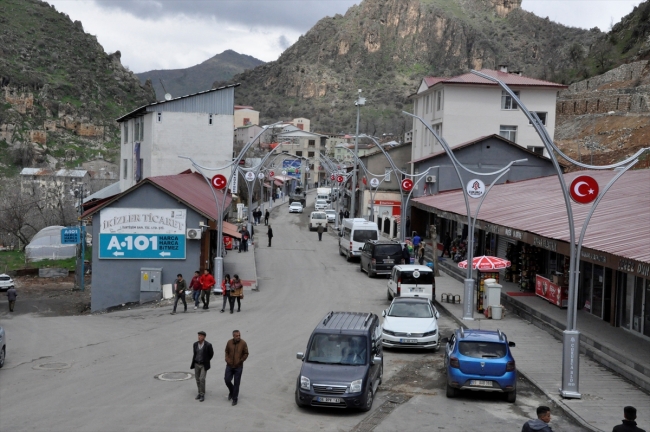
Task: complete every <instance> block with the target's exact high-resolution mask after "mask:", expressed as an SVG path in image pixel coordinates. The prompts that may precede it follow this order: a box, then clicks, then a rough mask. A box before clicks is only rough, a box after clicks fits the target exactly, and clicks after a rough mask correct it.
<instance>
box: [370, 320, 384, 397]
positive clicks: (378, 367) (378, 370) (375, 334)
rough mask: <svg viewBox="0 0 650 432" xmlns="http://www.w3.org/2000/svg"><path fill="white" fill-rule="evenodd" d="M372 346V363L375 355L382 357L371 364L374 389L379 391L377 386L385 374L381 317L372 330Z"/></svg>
mask: <svg viewBox="0 0 650 432" xmlns="http://www.w3.org/2000/svg"><path fill="white" fill-rule="evenodd" d="M371 338H372V346H371V350H370V359H369V360H370V363H371V364H372V362H373V358H374V357H375V356H377V357H381V359H382V360H381V361H380V362H377V363H375V364H373V365H372V366H371V368H372V369H371V373H372V383H373V386H372V391H373V393H375V392H376V391H377V387H379V381H380V379H381V377H382V375H383V371H384V359H383V352H382V348H381V326H380V325H379V319H377V320H376V321H375V325H374V327H373V330H372V335H371Z"/></svg>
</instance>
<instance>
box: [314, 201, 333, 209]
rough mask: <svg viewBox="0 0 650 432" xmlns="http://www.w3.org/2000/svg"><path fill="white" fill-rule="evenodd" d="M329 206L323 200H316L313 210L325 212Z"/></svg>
mask: <svg viewBox="0 0 650 432" xmlns="http://www.w3.org/2000/svg"><path fill="white" fill-rule="evenodd" d="M329 206H330V205H329V204H328V203H327V201H325V200H324V199H317V200H316V204H315V205H314V208H315V209H316V210H325V209H326V208H328V207H329Z"/></svg>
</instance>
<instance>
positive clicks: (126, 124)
mask: <svg viewBox="0 0 650 432" xmlns="http://www.w3.org/2000/svg"><path fill="white" fill-rule="evenodd" d="M128 142H129V121H128V120H127V121H125V122H124V144H126V143H128Z"/></svg>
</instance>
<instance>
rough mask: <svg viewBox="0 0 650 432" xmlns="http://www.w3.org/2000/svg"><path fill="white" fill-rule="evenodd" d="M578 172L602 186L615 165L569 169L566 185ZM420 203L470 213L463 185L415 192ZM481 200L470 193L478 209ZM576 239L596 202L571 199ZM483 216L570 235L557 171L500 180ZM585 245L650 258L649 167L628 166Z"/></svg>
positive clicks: (592, 224)
mask: <svg viewBox="0 0 650 432" xmlns="http://www.w3.org/2000/svg"><path fill="white" fill-rule="evenodd" d="M578 175H589V176H591V177H593V178H594V179H596V180H597V181H598V184H599V185H600V188H601V190H602V188H604V187H605V185H606V184H607V183H608V182H609V180H611V178H612V177H613V176H614V174H613V173H612V172H611V171H577V172H572V173H569V174H565V175H564V178H565V181H566V183H567V185H570V184H571V181H573V179H574V178H575V177H577V176H578ZM412 201H413V205H414V206H415V207H419V208H424V209H439V210H442V211H447V212H451V213H456V214H459V215H466V214H467V213H466V210H465V201H464V199H463V193H462V191H453V192H446V193H443V194H439V195H433V196H427V197H420V198H415V199H413V200H412ZM478 203H479V200H475V199H470V208H472V213H474V211H475V209H476V206H477V205H478ZM572 208H573V215H574V220H575V222H576V227H577V228H576V241H577V240H578V236H579V235H580V230H581V228H582V223H583V222H584V220H585V217H586V216H587V213H588V212H589V210H590V208H591V205H580V204H575V203H572ZM478 219H480V220H482V221H485V222H488V223H494V224H498V225H502V226H505V227H511V228H514V229H517V230H520V231H528V232H530V233H534V234H537V235H540V236H543V237H547V238H550V239H556V240H561V241H565V242H568V241H569V226H568V220H567V214H566V206H565V204H564V198H563V196H562V192H561V190H560V183H559V181H558V179H557V177H556V176H551V177H543V178H537V179H533V180H526V181H522V182H517V183H509V184H502V185H496V186H494V187H493V188H492V190H491V191H490V193H489V194H488V196H487V197H486V198H485V201H484V203H483V205H482V206H481V210H480V212H479V215H478ZM583 246H584V247H587V248H590V249H594V250H597V251H602V252H606V253H610V254H614V255H617V256H621V257H625V258H629V259H633V260H637V261H641V262H647V263H650V170H648V169H645V170H635V171H629V172H627V173H625V174H623V176H622V177H621V178H620V179H618V181H617V182H616V183H615V184H614V186H612V188H611V189H610V190H609V191H608V192H607V194H606V195H605V197H604V198H603V200H602V201H601V202H600V204H599V205H598V207H597V208H596V211H595V213H594V215H593V217H592V218H591V222H590V223H589V227H588V229H587V233H586V235H585V240H584V243H583Z"/></svg>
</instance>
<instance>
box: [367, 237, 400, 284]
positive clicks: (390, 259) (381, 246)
mask: <svg viewBox="0 0 650 432" xmlns="http://www.w3.org/2000/svg"><path fill="white" fill-rule="evenodd" d="M401 258H402V245H401V244H400V243H399V242H395V241H388V240H368V241H367V242H366V244H364V245H363V249H362V250H361V260H360V264H359V266H360V268H361V271H362V272H363V271H365V272H366V273H368V277H373V276H376V275H389V274H390V273H391V271H392V270H393V267H394V266H395V264H396V263H399V262H400V259H401Z"/></svg>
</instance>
